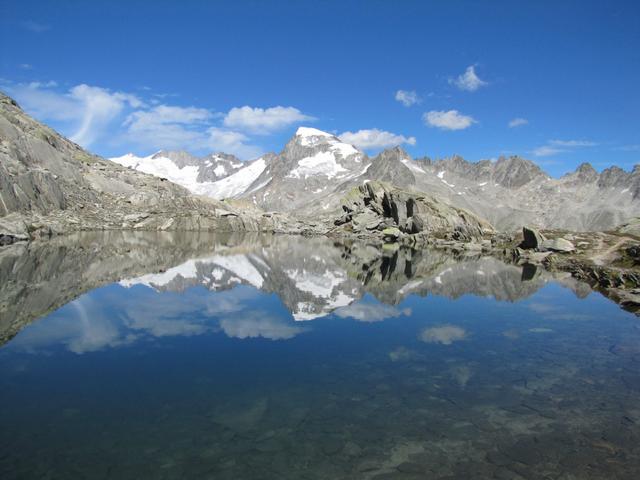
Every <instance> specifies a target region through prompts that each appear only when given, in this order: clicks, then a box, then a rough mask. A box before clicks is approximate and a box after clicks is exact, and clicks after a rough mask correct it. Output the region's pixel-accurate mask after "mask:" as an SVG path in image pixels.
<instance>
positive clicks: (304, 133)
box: [296, 127, 334, 137]
mask: <svg viewBox="0 0 640 480" xmlns="http://www.w3.org/2000/svg"><path fill="white" fill-rule="evenodd" d="M296 136H297V137H333V136H334V135H332V134H331V133H327V132H323V131H322V130H318V129H317V128H311V127H300V128H298V130H296Z"/></svg>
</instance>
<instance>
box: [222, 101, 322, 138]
mask: <svg viewBox="0 0 640 480" xmlns="http://www.w3.org/2000/svg"><path fill="white" fill-rule="evenodd" d="M312 120H315V118H314V117H311V116H309V115H305V114H304V113H302V112H301V111H300V110H298V109H297V108H294V107H282V106H277V107H271V108H258V107H249V106H247V105H245V106H244V107H234V108H232V109H231V110H229V112H228V113H227V114H226V116H225V117H224V121H223V123H224V125H225V126H226V127H231V128H236V129H239V130H244V131H249V132H251V133H256V134H261V135H264V134H269V133H272V132H274V131H277V130H280V129H282V128H284V127H287V126H289V125H292V124H294V123H299V122H304V121H312Z"/></svg>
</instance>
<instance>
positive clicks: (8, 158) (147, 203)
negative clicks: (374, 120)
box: [0, 93, 289, 243]
mask: <svg viewBox="0 0 640 480" xmlns="http://www.w3.org/2000/svg"><path fill="white" fill-rule="evenodd" d="M164 155H166V156H160V157H157V158H150V159H149V160H147V161H146V163H145V165H147V164H149V163H150V162H154V163H153V165H154V166H155V165H156V163H155V162H158V165H165V166H168V163H167V161H166V159H169V158H170V156H171V157H172V158H173V160H172V162H177V163H175V165H176V166H177V165H184V166H183V167H182V169H184V168H192V169H195V168H196V167H194V166H193V165H191V164H193V163H194V160H193V159H192V158H190V156H189V155H188V154H176V153H171V154H164ZM209 161H210V162H211V164H212V165H211V166H212V167H213V164H214V158H213V157H210V160H209ZM215 161H216V162H218V163H217V165H216V167H213V170H210V171H209V170H207V169H206V168H205V169H204V170H198V173H197V176H195V177H194V178H195V179H196V180H197V179H198V178H202V179H206V178H213V177H210V175H215V174H216V168H217V167H219V168H218V172H219V173H221V172H222V168H223V167H225V166H226V165H228V166H229V169H230V170H232V169H234V168H235V169H237V168H238V167H239V165H238V161H237V159H234V158H230V157H228V156H223V155H218V156H217V157H216V160H215ZM136 165H138V164H136ZM189 165H191V167H190V166H189ZM234 165H235V166H234ZM205 167H208V165H206V161H205ZM225 168H226V167H225ZM225 172H226V170H225ZM287 221H288V220H287V217H286V216H278V215H263V212H261V211H259V210H258V209H256V208H247V207H246V206H243V207H242V208H238V207H236V206H234V205H233V204H232V203H229V202H220V201H217V200H214V199H211V198H206V197H201V196H196V195H193V194H192V193H190V192H189V191H188V190H187V189H186V188H183V187H181V186H179V185H176V184H174V183H172V182H170V181H167V180H166V179H165V178H159V177H158V176H152V175H147V174H145V173H141V172H139V171H136V170H133V169H130V168H125V167H123V166H121V165H118V164H116V163H115V162H111V161H108V160H106V159H103V158H101V157H98V156H96V155H93V154H91V153H89V152H87V151H85V150H83V149H82V148H81V147H80V146H78V145H76V144H75V143H73V142H71V141H70V140H68V139H66V138H64V137H62V136H61V135H59V134H58V133H57V132H55V131H54V130H52V129H50V128H48V127H46V126H45V125H42V124H41V123H39V122H37V121H35V120H34V119H32V118H31V117H29V116H28V115H27V114H25V113H24V112H23V111H22V110H21V109H20V107H19V106H18V104H17V103H16V102H15V101H14V100H12V99H11V98H9V97H7V96H6V95H3V94H1V93H0V243H10V242H11V241H13V240H16V239H27V238H30V237H31V238H32V237H35V236H43V235H44V236H50V235H51V234H53V233H61V232H68V231H74V230H103V229H123V228H125V229H142V230H217V231H228V230H232V231H233V230H270V231H273V230H283V229H284V230H287V229H288V228H289V227H288V226H287Z"/></svg>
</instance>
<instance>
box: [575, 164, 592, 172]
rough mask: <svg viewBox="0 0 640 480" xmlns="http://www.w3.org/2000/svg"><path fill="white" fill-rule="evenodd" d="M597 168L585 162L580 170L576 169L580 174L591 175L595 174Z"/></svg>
mask: <svg viewBox="0 0 640 480" xmlns="http://www.w3.org/2000/svg"><path fill="white" fill-rule="evenodd" d="M595 171H596V170H595V168H593V166H591V164H590V163H589V162H584V163H581V164H580V165H579V166H578V168H576V172H580V173H587V172H588V173H591V172H595Z"/></svg>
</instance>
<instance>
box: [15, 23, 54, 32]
mask: <svg viewBox="0 0 640 480" xmlns="http://www.w3.org/2000/svg"><path fill="white" fill-rule="evenodd" d="M21 25H22V28H25V29H26V30H29V31H30V32H34V33H42V32H46V31H47V30H51V26H50V25H46V24H44V23H40V22H36V21H35V20H25V21H24V22H22V24H21Z"/></svg>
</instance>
